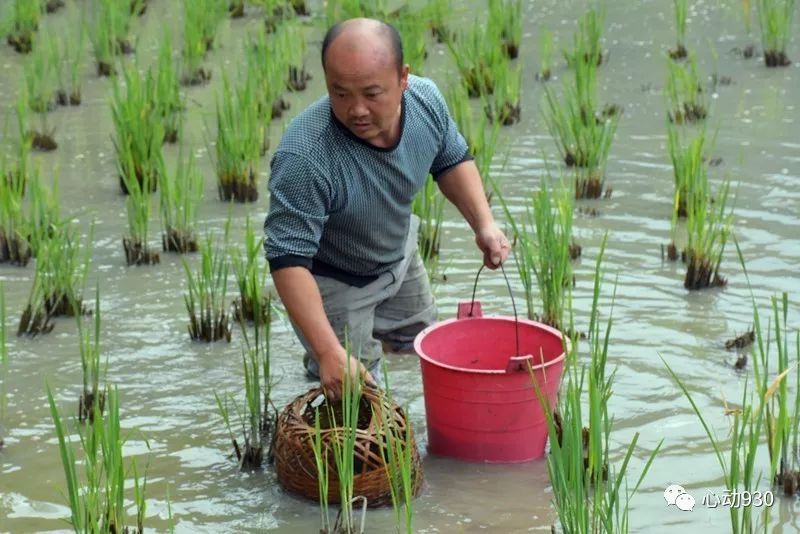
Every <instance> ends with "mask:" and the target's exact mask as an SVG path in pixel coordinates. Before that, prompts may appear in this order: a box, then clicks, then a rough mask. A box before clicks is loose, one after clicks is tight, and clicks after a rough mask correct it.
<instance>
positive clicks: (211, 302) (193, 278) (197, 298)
mask: <svg viewBox="0 0 800 534" xmlns="http://www.w3.org/2000/svg"><path fill="white" fill-rule="evenodd" d="M226 241H227V235H226ZM181 261H182V262H183V267H184V269H185V270H186V277H187V282H188V290H189V293H188V294H187V295H185V296H184V301H185V303H186V311H187V312H188V313H189V321H190V323H189V336H190V337H191V338H192V339H194V340H202V341H206V342H211V341H217V340H219V339H225V340H226V341H228V342H230V340H231V328H230V324H229V321H228V314H227V313H226V312H225V308H226V307H225V295H226V293H227V289H228V262H227V258H226V256H225V254H224V253H222V252H221V251H220V250H218V249H216V248H215V247H214V242H213V239H212V238H211V236H210V235H209V236H207V237H206V240H205V243H203V244H201V246H200V265H199V266H198V269H197V272H196V273H194V274H193V273H192V271H191V270H190V269H189V264H188V263H187V262H186V259H184V258H181Z"/></svg>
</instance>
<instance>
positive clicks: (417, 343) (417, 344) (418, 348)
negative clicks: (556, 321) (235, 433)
mask: <svg viewBox="0 0 800 534" xmlns="http://www.w3.org/2000/svg"><path fill="white" fill-rule="evenodd" d="M487 319H488V320H492V321H497V320H500V321H506V322H511V323H513V322H519V323H521V324H525V325H528V326H535V327H537V328H540V329H542V330H545V331H546V332H548V333H550V334H553V335H555V336H557V337H558V338H559V339H561V341H562V346H564V345H566V349H564V350H562V351H561V354H559V355H558V356H556V357H555V358H553V359H552V360H549V361H547V362H545V363H539V364H536V365H533V366H531V369H532V370H534V371H536V370H538V369H546V368H547V367H550V366H552V365H557V364H559V363H561V362H562V361H563V360H564V359H566V357H567V354H568V353H569V351H570V350H571V349H572V341H571V340H570V338H569V336H567V335H564V333H563V332H561V331H560V330H558V329H557V328H553V327H552V326H550V325H546V324H544V323H540V322H537V321H532V320H530V319H516V318H514V317H509V316H507V315H484V316H482V317H465V318H463V319H459V318H457V317H453V318H452V319H445V320H444V321H438V322H436V323H434V324H432V325H431V326H429V327H427V328H425V329H424V330H422V331H421V332H420V333H419V334H417V336H416V337H415V338H414V351H415V352H416V353H417V356H419V358H420V359H422V360H425V361H426V362H428V363H430V364H433V365H435V366H437V367H441V368H443V369H449V370H451V371H458V372H461V373H471V374H484V375H506V374H516V373H508V372H507V371H506V370H505V369H467V368H465V367H457V366H455V365H449V364H446V363H442V362H440V361H437V360H434V359H433V358H431V357H430V356H428V355H427V354H425V353H424V352H423V350H422V341H423V340H424V339H425V336H427V335H428V334H430V333H431V332H433V331H434V330H437V329H439V328H442V327H445V326H448V325H450V324H452V323H455V322H463V321H484V320H487Z"/></svg>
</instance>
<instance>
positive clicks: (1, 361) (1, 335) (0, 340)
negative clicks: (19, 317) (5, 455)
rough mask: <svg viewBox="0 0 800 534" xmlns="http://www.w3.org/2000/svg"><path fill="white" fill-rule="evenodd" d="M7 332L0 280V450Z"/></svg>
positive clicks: (5, 403) (5, 397) (0, 444)
mask: <svg viewBox="0 0 800 534" xmlns="http://www.w3.org/2000/svg"><path fill="white" fill-rule="evenodd" d="M7 383H8V332H7V330H6V294H5V287H4V286H3V282H1V281H0V450H2V449H3V432H5V421H6V410H7V409H8V392H7V391H6V384H7Z"/></svg>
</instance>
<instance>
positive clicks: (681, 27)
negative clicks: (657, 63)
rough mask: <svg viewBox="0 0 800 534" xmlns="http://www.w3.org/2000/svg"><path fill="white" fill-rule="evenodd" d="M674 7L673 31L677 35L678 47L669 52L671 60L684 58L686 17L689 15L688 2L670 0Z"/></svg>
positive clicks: (686, 0)
mask: <svg viewBox="0 0 800 534" xmlns="http://www.w3.org/2000/svg"><path fill="white" fill-rule="evenodd" d="M672 3H673V5H674V6H675V31H676V33H677V35H678V45H677V46H676V47H675V49H674V50H670V51H669V57H671V58H672V59H683V58H685V57H686V16H687V14H688V13H689V0H672Z"/></svg>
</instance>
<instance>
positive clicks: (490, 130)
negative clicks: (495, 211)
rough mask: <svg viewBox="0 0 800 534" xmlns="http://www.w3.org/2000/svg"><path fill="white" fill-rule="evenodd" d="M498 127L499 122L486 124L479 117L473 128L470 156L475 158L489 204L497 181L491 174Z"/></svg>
mask: <svg viewBox="0 0 800 534" xmlns="http://www.w3.org/2000/svg"><path fill="white" fill-rule="evenodd" d="M500 126H501V123H500V122H494V123H493V124H491V125H488V124H486V117H485V115H481V117H480V118H479V119H478V120H477V123H476V126H475V130H476V131H475V138H474V142H475V146H474V152H472V155H473V157H474V158H475V165H476V166H477V167H478V173H479V174H480V175H481V181H482V182H483V189H484V191H486V200H487V201H489V202H491V200H492V195H493V190H495V189H496V187H497V179H496V178H495V176H494V174H493V173H492V161H493V160H494V156H495V152H496V151H497V140H498V136H499V134H500ZM490 184H493V185H494V187H490Z"/></svg>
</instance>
